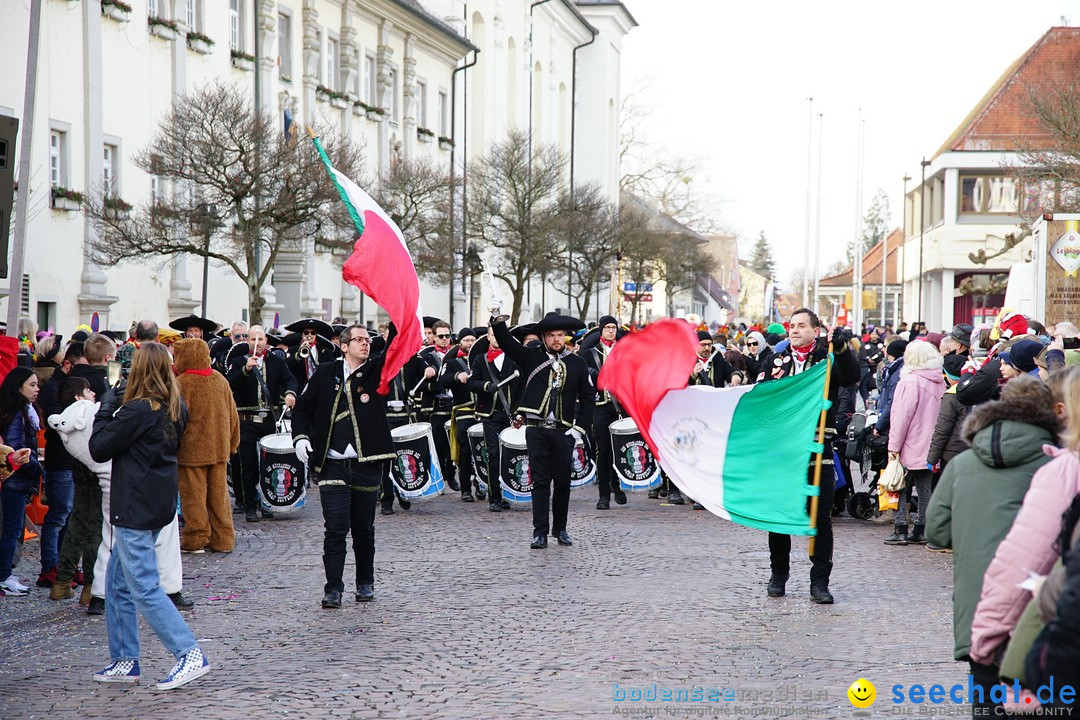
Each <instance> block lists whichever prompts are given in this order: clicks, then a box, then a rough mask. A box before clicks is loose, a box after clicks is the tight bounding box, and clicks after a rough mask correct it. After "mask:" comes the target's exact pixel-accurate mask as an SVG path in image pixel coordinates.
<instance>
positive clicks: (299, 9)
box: [0, 0, 634, 332]
mask: <svg viewBox="0 0 1080 720" xmlns="http://www.w3.org/2000/svg"><path fill="white" fill-rule="evenodd" d="M0 16H2V17H4V18H5V22H4V25H3V29H0V40H2V42H0V60H2V61H3V62H4V63H5V65H4V66H5V67H6V68H7V71H6V72H5V73H4V74H3V75H2V76H0V114H4V115H10V116H14V117H20V118H21V117H22V114H23V107H22V105H23V92H24V80H25V67H26V48H27V27H28V18H29V9H28V5H27V3H24V2H21V0H0ZM633 26H634V21H633V18H632V17H631V16H630V14H629V12H628V11H627V10H626V8H625V7H623V5H622V3H620V2H606V1H599V0H597V1H593V2H579V3H573V2H569V0H549V1H547V2H541V3H537V2H535V0H532V1H531V2H530V1H529V0H478V1H474V2H469V3H467V4H466V3H465V2H462V0H423V2H421V0H279V1H278V2H275V1H274V0H128V1H127V3H125V2H119V1H117V0H105V3H104V4H103V3H101V2H100V0H82V1H80V2H67V1H65V0H47V1H46V2H43V4H42V29H41V34H40V38H41V40H40V50H39V66H38V83H37V100H36V113H35V115H36V117H35V122H34V127H33V128H32V132H33V141H32V149H33V154H32V163H31V168H32V170H31V174H30V177H29V178H28V179H27V178H18V180H19V181H20V182H29V183H30V202H29V205H28V208H27V210H28V213H27V218H28V224H27V234H26V237H27V243H26V258H25V269H24V277H23V278H22V283H23V287H24V289H25V290H26V292H24V295H23V301H22V305H23V307H22V314H24V315H26V316H28V317H30V318H32V319H35V320H37V321H38V323H39V325H41V326H42V327H43V328H44V327H49V326H52V327H56V328H57V329H58V330H59V331H61V332H64V331H65V330H67V331H70V329H71V328H73V327H74V326H75V325H76V324H78V323H79V322H88V321H89V320H90V318H91V317H92V316H93V315H94V314H95V313H97V315H98V319H99V326H100V327H101V328H103V329H105V328H108V329H126V328H127V327H128V326H129V325H130V324H131V322H132V321H134V320H138V319H140V318H143V317H151V318H155V319H157V320H159V321H164V320H166V319H167V318H172V317H177V316H179V315H185V314H187V313H189V312H192V311H194V312H196V313H198V312H199V309H200V304H201V303H200V298H201V296H202V292H203V288H202V259H201V258H198V257H195V258H192V257H176V258H161V259H148V260H144V261H141V262H138V263H127V264H121V265H119V266H116V267H109V268H102V267H98V266H96V265H94V264H93V263H92V262H90V260H89V259H87V257H86V255H85V253H84V252H83V248H84V247H85V246H86V243H87V241H88V240H89V239H90V238H91V233H92V232H93V228H92V226H91V224H90V223H89V222H88V221H87V219H86V217H85V214H84V213H83V212H82V211H80V210H79V209H78V207H77V205H74V204H72V205H71V207H72V209H61V208H62V207H63V206H64V205H65V203H63V202H58V203H56V207H54V203H53V202H52V195H53V192H52V188H54V187H60V188H67V189H70V190H75V191H77V192H81V193H84V194H86V193H88V192H91V191H93V190H94V189H96V188H100V187H101V186H102V184H103V183H107V184H108V185H109V186H110V188H111V191H112V193H113V194H115V195H117V196H118V197H120V198H122V199H123V200H124V201H126V202H128V203H132V204H138V203H141V202H143V201H146V200H148V199H150V198H152V197H153V196H154V195H155V194H160V193H177V192H185V189H184V188H176V187H168V186H167V183H165V182H163V181H162V180H161V179H160V178H155V177H152V176H150V175H148V174H146V173H144V172H143V171H141V170H139V169H137V168H136V167H135V166H134V164H133V163H132V160H131V159H132V157H133V156H134V155H135V154H136V153H137V152H138V151H140V150H143V149H144V148H147V146H148V145H149V143H150V142H151V139H152V136H153V134H154V132H155V130H156V128H157V126H158V123H159V122H160V120H161V118H162V117H163V116H164V115H165V114H166V113H167V112H168V110H169V108H170V106H171V103H172V101H173V99H174V98H176V97H177V96H179V95H181V94H183V93H185V92H187V91H188V90H191V89H195V88H198V87H201V86H203V85H206V84H208V83H211V82H217V81H222V80H223V81H225V82H231V83H236V84H238V85H240V86H241V87H249V88H251V93H252V96H253V98H254V96H255V92H256V85H258V88H259V92H258V101H259V102H260V103H261V105H262V106H263V107H264V108H265V109H266V110H267V111H268V112H269V113H270V114H271V115H272V116H273V117H276V118H278V119H280V120H281V121H282V122H284V117H285V113H286V111H288V113H289V114H290V115H291V117H292V118H293V119H294V121H295V122H298V123H304V122H310V121H311V120H313V119H320V120H322V121H325V122H327V123H328V124H329V125H330V126H331V127H332V128H334V130H335V131H336V132H340V133H341V134H343V135H344V136H348V137H351V138H354V139H356V140H357V141H359V142H361V143H362V144H363V145H364V146H365V149H366V157H367V163H368V165H369V167H368V176H369V177H370V178H376V177H378V176H379V175H380V174H381V172H383V171H385V170H386V168H388V167H389V165H390V163H391V162H393V161H394V159H395V158H411V157H419V156H429V157H432V158H434V159H435V160H437V161H439V162H444V163H446V164H447V167H449V166H450V164H451V163H453V165H454V168H455V172H457V173H464V177H465V178H466V182H467V178H468V165H469V161H470V160H471V159H474V158H476V157H479V156H480V155H482V154H483V153H484V151H485V150H487V148H489V147H490V145H491V144H492V143H493V142H494V141H496V140H498V139H500V138H502V137H503V136H505V133H506V132H507V130H508V129H510V128H519V129H528V130H531V131H532V133H533V138H534V142H544V143H548V142H550V143H556V144H557V145H558V146H559V147H560V148H561V149H562V150H563V151H564V152H565V153H566V154H567V156H568V157H569V156H571V150H572V149H573V151H574V152H573V164H572V166H570V167H572V168H573V170H568V173H569V174H570V175H572V177H573V181H574V182H575V183H583V182H597V183H600V185H601V186H602V187H603V188H605V190H606V191H607V192H608V194H609V197H611V198H612V200H613V201H617V198H618V177H619V167H618V122H617V116H618V108H619V106H620V104H621V94H620V93H621V88H620V83H619V64H620V63H619V56H620V53H621V41H622V37H623V36H624V35H625V34H626V33H627V32H629V30H630V29H631V28H632V27H633ZM206 39H209V40H210V41H212V43H211V42H207V41H206ZM575 67H576V79H577V82H576V83H575ZM256 80H257V82H256ZM575 98H576V107H575ZM376 108H377V109H378V110H375V109H376ZM380 111H381V112H380ZM29 131H31V128H28V127H26V126H25V124H23V125H22V126H21V127H20V141H21V139H22V137H24V136H25V134H26V133H27V132H29ZM569 181H570V178H569V177H568V178H567V182H569ZM328 182H329V179H328ZM459 201H460V198H459ZM16 212H18V210H17V211H16ZM406 240H408V238H406ZM341 260H342V258H341V257H340V256H339V257H336V258H335V257H333V256H332V255H331V254H330V253H328V252H324V251H323V250H322V249H321V248H320V247H319V246H318V245H317V243H316V242H315V240H314V238H308V239H306V241H305V245H304V250H303V251H302V252H293V253H285V254H283V256H279V258H278V260H277V261H276V262H275V265H274V269H273V273H272V275H271V279H270V281H269V282H268V283H267V285H266V287H265V293H264V294H265V297H266V300H267V307H266V308H265V309H264V321H266V322H268V323H269V322H270V321H271V319H272V318H273V317H274V314H275V313H277V314H278V315H279V316H280V318H281V321H282V322H283V323H284V322H288V321H291V320H293V319H295V318H297V317H300V316H317V317H324V318H327V319H330V318H332V317H335V316H341V317H343V318H346V319H347V320H354V319H361V320H363V321H364V322H366V323H368V324H374V323H376V322H378V321H379V320H380V317H379V311H378V309H377V308H376V307H375V306H374V304H373V303H372V302H371V301H370V300H368V301H366V302H364V300H363V299H362V298H361V297H359V294H358V293H357V291H356V290H355V289H354V288H352V287H351V286H349V285H348V284H346V283H343V281H342V279H341V271H340V263H341ZM208 272H209V280H208V282H207V290H208V292H207V295H208V307H207V316H208V317H210V318H213V319H215V320H218V321H220V322H222V323H230V322H232V321H234V320H238V319H242V318H244V317H246V313H247V293H246V289H245V286H244V283H243V282H242V281H241V279H240V278H238V277H237V276H236V275H235V274H233V273H232V272H231V271H229V270H228V269H227V268H224V267H219V266H218V265H217V264H216V263H214V262H213V261H211V263H210V266H209V270H208ZM9 282H10V281H9ZM4 284H5V283H4V281H3V280H0V285H4ZM465 285H466V286H465V287H464V291H462V288H461V287H460V286H458V287H456V288H455V289H454V291H453V292H451V290H450V289H449V288H447V287H445V286H444V287H441V288H440V287H431V286H428V285H425V286H424V287H423V290H422V301H423V303H424V309H425V312H426V313H427V314H429V315H437V316H440V317H444V318H448V319H453V321H454V322H455V324H462V325H463V324H468V323H470V322H472V320H471V319H469V318H468V315H469V312H470V309H473V310H476V311H477V312H479V308H475V305H476V303H472V302H470V300H471V297H470V293H471V292H472V288H471V287H470V286H469V284H468V283H466V284H465ZM548 293H549V294H550V290H549V291H548ZM5 295H6V292H5ZM543 295H544V291H543V290H542V289H541V288H540V283H539V281H538V280H537V282H536V283H535V287H534V288H532V289H531V290H530V303H529V306H528V308H527V310H526V317H524V318H523V319H526V320H527V319H528V318H529V316H531V315H535V314H536V313H537V312H541V311H542V310H543V309H550V308H544V307H543V305H553V304H556V303H554V301H553V302H544V301H543ZM3 302H4V303H6V298H5V299H4V300H3ZM481 304H482V303H481ZM605 311H606V308H605Z"/></svg>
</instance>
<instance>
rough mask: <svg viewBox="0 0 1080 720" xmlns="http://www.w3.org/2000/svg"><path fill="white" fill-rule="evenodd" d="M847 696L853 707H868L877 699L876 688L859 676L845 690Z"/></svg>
mask: <svg viewBox="0 0 1080 720" xmlns="http://www.w3.org/2000/svg"><path fill="white" fill-rule="evenodd" d="M847 696H848V700H850V701H851V704H852V705H854V706H855V707H857V708H868V707H870V706H871V705H873V704H874V700H876V699H877V688H875V687H874V683H872V682H870V681H869V680H867V679H866V678H859V679H858V680H856V681H855V682H853V683H851V687H849V688H848V690H847Z"/></svg>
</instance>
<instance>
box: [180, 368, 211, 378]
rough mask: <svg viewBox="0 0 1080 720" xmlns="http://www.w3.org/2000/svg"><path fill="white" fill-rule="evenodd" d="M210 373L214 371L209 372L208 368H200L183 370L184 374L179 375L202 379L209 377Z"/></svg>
mask: <svg viewBox="0 0 1080 720" xmlns="http://www.w3.org/2000/svg"><path fill="white" fill-rule="evenodd" d="M212 372H214V371H213V370H211V369H210V368H202V369H197V368H192V369H191V370H185V371H184V372H182V373H180V374H181V375H202V376H203V377H210V374H211V373H212Z"/></svg>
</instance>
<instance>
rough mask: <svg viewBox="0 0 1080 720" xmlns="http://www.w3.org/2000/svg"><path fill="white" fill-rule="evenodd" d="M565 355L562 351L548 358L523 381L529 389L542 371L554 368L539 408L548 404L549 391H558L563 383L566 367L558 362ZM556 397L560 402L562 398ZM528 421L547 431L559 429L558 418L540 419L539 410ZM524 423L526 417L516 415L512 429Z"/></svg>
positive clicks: (519, 414) (549, 412)
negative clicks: (530, 420)
mask: <svg viewBox="0 0 1080 720" xmlns="http://www.w3.org/2000/svg"><path fill="white" fill-rule="evenodd" d="M566 354H567V353H566V351H565V350H564V351H563V352H562V353H559V354H558V355H554V356H552V357H549V358H548V359H547V360H546V361H544V362H543V363H541V364H540V365H538V366H536V368H535V369H534V370H533V371H532V372H531V373H529V377H528V379H527V380H525V387H526V388H527V387H529V383H531V382H532V380H533V378H535V377H536V376H537V375H538V374H539V373H540V372H542V371H543V370H546V369H547V368H549V367H552V366H554V367H553V368H552V371H551V383H550V384H549V385H548V387H547V389H546V391H545V392H544V398H543V399H542V400H541V401H540V407H541V408H542V407H545V406H546V405H547V404H548V399H549V398H550V397H551V391H552V390H558V389H559V388H561V387H562V385H563V381H564V379H565V376H566V366H565V365H563V364H562V363H561V362H560V360H561V359H562V357H563V355H566ZM556 363H557V364H556ZM558 397H559V400H560V401H561V400H562V397H561V396H558ZM548 414H549V415H550V414H552V413H551V411H550V410H549V411H548ZM528 419H532V420H533V421H534V422H537V423H538V424H539V426H540V427H544V428H548V429H554V428H557V427H559V420H558V418H555V419H548V418H543V417H540V415H539V408H538V409H537V414H536V416H535V417H534V418H528ZM526 421H527V416H526V415H523V414H521V413H518V414H517V416H516V417H515V418H514V427H521V426H522V425H524V424H525V423H526Z"/></svg>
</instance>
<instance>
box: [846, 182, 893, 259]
mask: <svg viewBox="0 0 1080 720" xmlns="http://www.w3.org/2000/svg"><path fill="white" fill-rule="evenodd" d="M890 219H891V213H890V211H889V196H888V194H887V193H886V192H885V191H884V190H882V189H880V188H878V191H877V193H876V194H875V195H874V199H873V200H871V201H870V207H869V209H867V211H866V215H865V216H864V217H863V223H862V238H861V239H862V252H863V254H864V255H865V254H866V253H867V252H869V251H870V248H872V247H874V246H875V245H877V244H878V243H879V242H881V240H882V238H884V237H885V235H886V234H887V233H888V232H889V220H890ZM847 259H848V262H849V263H854V262H855V242H854V241H850V242H848V245H847Z"/></svg>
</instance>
